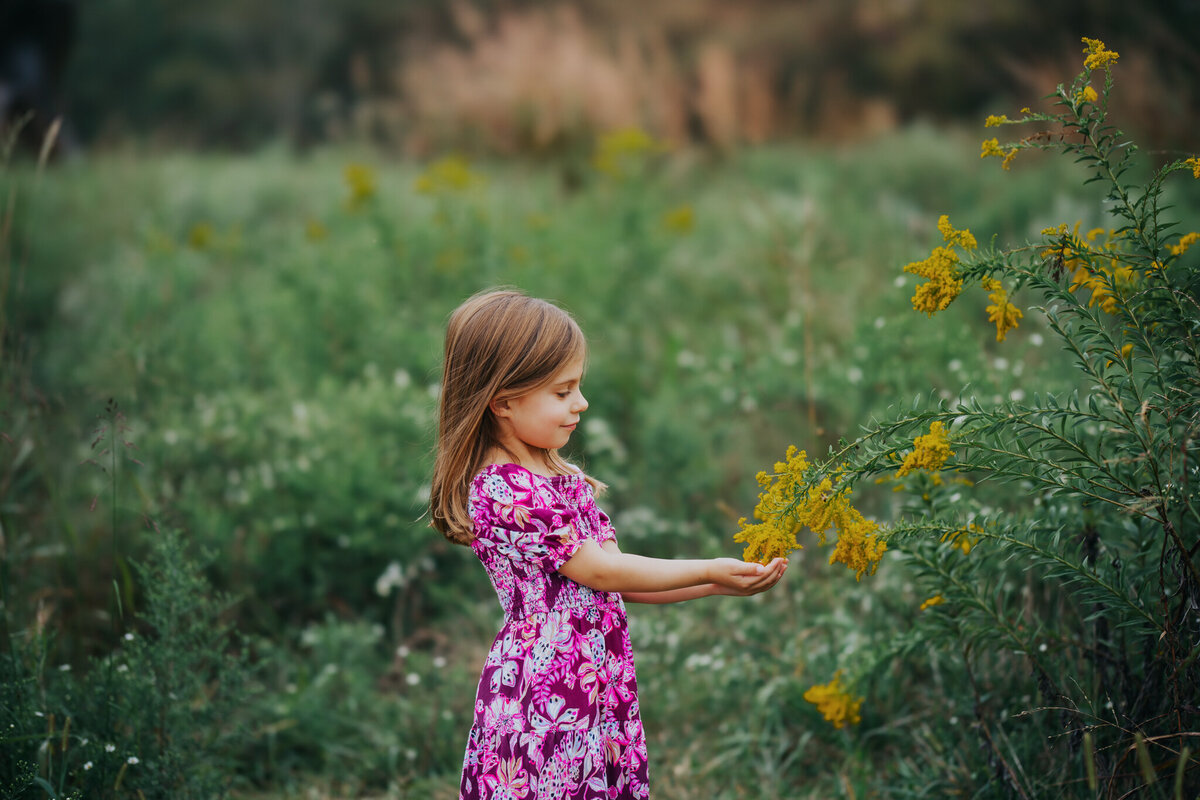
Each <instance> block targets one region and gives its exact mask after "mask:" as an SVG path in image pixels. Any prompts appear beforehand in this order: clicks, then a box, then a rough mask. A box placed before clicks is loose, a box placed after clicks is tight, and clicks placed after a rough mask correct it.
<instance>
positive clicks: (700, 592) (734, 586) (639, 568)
mask: <svg viewBox="0 0 1200 800" xmlns="http://www.w3.org/2000/svg"><path fill="white" fill-rule="evenodd" d="M606 544H607V543H606ZM784 564H785V562H784V561H783V559H781V558H777V559H775V560H774V561H772V562H771V563H770V564H767V565H765V566H764V565H762V564H754V563H749V562H746V561H738V560H737V559H735V558H712V559H669V558H646V557H645V556H635V555H633V554H632V553H622V552H621V551H620V550H618V549H617V548H616V547H615V546H614V547H612V548H611V549H608V548H601V546H600V545H598V544H596V543H595V542H593V541H591V540H588V541H585V542H584V543H583V544H582V545H581V546H580V548H579V549H578V550H576V551H575V554H574V555H573V556H571V558H570V559H569V560H568V561H567V562H566V563H565V564H563V565H562V566H561V567H559V570H558V571H559V572H561V573H562V574H563V575H565V576H566V577H568V578H570V579H571V580H573V581H575V582H576V583H581V584H583V585H584V586H587V587H589V588H591V589H595V590H597V591H601V592H621V594H622V595H626V594H627V593H628V595H631V597H630V599H632V600H633V601H634V602H674V601H676V600H690V599H692V598H695V597H704V596H706V595H709V594H717V593H721V594H734V595H742V596H745V595H751V594H757V593H758V592H761V591H765V590H766V589H769V588H770V587H771V586H774V585H775V583H777V582H778V581H779V578H780V576H782V575H783V569H784ZM710 584H711V585H715V586H710ZM664 592H669V593H670V594H669V595H664V596H663V597H661V598H657V599H648V598H646V599H643V598H642V597H641V595H642V594H643V593H656V594H657V593H664Z"/></svg>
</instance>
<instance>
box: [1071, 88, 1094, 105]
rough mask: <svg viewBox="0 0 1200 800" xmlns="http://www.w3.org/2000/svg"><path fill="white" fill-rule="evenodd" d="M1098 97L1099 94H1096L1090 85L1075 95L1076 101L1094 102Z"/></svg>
mask: <svg viewBox="0 0 1200 800" xmlns="http://www.w3.org/2000/svg"><path fill="white" fill-rule="evenodd" d="M1099 99H1100V95H1098V94H1096V90H1095V89H1093V88H1092V87H1091V86H1085V87H1083V89H1081V90H1080V92H1079V93H1078V94H1077V95H1075V102H1076V103H1095V102H1096V101H1097V100H1099Z"/></svg>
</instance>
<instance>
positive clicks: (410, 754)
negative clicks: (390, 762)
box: [404, 747, 417, 761]
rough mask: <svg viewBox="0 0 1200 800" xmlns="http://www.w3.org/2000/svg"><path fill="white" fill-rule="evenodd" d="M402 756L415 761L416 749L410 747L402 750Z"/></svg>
mask: <svg viewBox="0 0 1200 800" xmlns="http://www.w3.org/2000/svg"><path fill="white" fill-rule="evenodd" d="M404 757H405V758H407V759H408V760H409V761H416V759H417V751H416V750H414V749H412V748H411V747H410V748H408V749H407V750H405V751H404Z"/></svg>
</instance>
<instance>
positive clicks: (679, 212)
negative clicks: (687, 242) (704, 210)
mask: <svg viewBox="0 0 1200 800" xmlns="http://www.w3.org/2000/svg"><path fill="white" fill-rule="evenodd" d="M662 222H663V227H664V228H666V229H667V230H669V231H672V232H674V233H688V232H689V231H691V230H692V228H693V227H694V226H695V224H696V214H695V212H694V211H692V207H691V206H690V205H686V204H685V205H682V206H679V207H678V208H673V209H671V210H670V211H668V212H667V213H665V214H663V218H662Z"/></svg>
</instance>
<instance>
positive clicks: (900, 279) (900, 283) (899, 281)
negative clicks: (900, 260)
mask: <svg viewBox="0 0 1200 800" xmlns="http://www.w3.org/2000/svg"><path fill="white" fill-rule="evenodd" d="M906 283H908V279H907V278H906V277H904V276H903V275H897V276H896V279H895V280H894V281H892V286H895V287H896V288H897V289H903V288H904V284H906Z"/></svg>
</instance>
